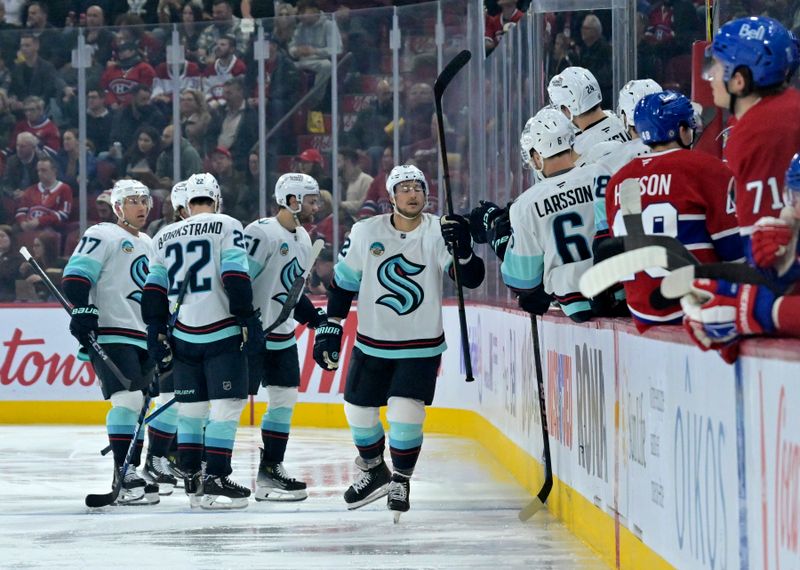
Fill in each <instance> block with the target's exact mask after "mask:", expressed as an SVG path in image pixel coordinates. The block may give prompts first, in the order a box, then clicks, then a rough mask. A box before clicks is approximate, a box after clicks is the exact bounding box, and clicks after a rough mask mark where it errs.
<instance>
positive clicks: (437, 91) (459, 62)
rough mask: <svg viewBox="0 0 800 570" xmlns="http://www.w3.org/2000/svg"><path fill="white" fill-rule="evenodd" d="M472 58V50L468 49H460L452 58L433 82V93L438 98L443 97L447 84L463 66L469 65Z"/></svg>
mask: <svg viewBox="0 0 800 570" xmlns="http://www.w3.org/2000/svg"><path fill="white" fill-rule="evenodd" d="M471 58H472V52H471V51H469V50H468V49H465V50H463V51H460V52H459V53H458V54H457V55H456V56H455V57H454V58H453V59H451V60H450V62H449V63H448V64H447V65H446V66H445V68H444V69H443V70H442V72H441V73H440V74H439V77H437V78H436V81H435V82H434V84H433V95H434V97H435V98H436V99H438V100H441V99H442V95H444V91H445V89H447V86H448V85H449V84H450V82H451V81H452V80H453V78H454V77H455V76H456V75H457V74H458V72H459V71H460V70H461V68H462V67H464V66H465V65H467V63H468V62H469V60H470V59H471Z"/></svg>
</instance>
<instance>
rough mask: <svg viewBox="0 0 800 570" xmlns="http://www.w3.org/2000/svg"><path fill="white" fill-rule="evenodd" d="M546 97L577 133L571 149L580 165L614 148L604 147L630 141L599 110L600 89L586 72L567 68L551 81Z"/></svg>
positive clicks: (612, 119) (609, 115) (609, 114)
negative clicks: (609, 143)
mask: <svg viewBox="0 0 800 570" xmlns="http://www.w3.org/2000/svg"><path fill="white" fill-rule="evenodd" d="M547 94H548V96H549V97H550V102H551V103H552V104H553V106H554V107H556V108H557V109H561V111H562V112H563V113H564V115H566V117H567V118H568V119H569V120H570V121H572V124H573V125H575V128H577V129H578V131H579V132H578V133H577V134H576V136H575V144H574V146H573V150H574V151H575V152H576V153H577V154H578V155H580V160H579V162H578V164H579V165H583V164H590V163H592V162H595V161H596V160H597V159H598V158H599V157H601V156H603V155H605V154H607V153H608V152H609V151H610V150H611V149H613V148H614V146H615V144H611V145H608V144H603V143H608V142H612V141H613V142H620V143H622V142H625V141H627V140H630V136H629V135H628V133H627V131H626V129H625V126H624V125H623V124H622V122H621V121H620V120H619V119H618V118H617V117H616V116H615V115H614V114H613V113H612V112H610V111H604V110H603V109H602V108H601V107H600V103H601V102H602V101H603V95H602V93H601V92H600V85H599V84H598V83H597V79H595V77H594V75H592V72H591V71H589V70H588V69H585V68H583V67H568V68H566V69H565V70H564V71H562V72H561V73H559V74H558V75H556V76H554V77H553V78H552V79H551V80H550V83H549V84H548V86H547Z"/></svg>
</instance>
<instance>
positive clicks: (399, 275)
mask: <svg viewBox="0 0 800 570" xmlns="http://www.w3.org/2000/svg"><path fill="white" fill-rule="evenodd" d="M423 269H425V266H424V265H419V264H417V263H412V262H411V261H409V260H407V259H406V258H405V257H403V254H401V253H399V254H397V255H393V256H392V257H390V258H389V259H387V260H386V261H384V262H383V263H381V264H380V266H379V267H378V282H379V283H380V284H381V285H383V286H384V287H385V288H387V289H388V290H389V291H391V292H392V293H391V294H390V295H383V296H382V297H380V298H379V299H378V300H377V301H376V302H377V303H378V304H379V305H383V306H385V307H389V308H390V309H392V310H393V311H394V312H395V313H397V314H398V315H407V314H409V313H411V312H413V311H415V310H416V309H417V308H418V307H419V306H420V305H421V304H422V300H423V299H424V298H425V294H424V292H423V291H422V287H420V286H419V285H417V284H416V283H415V282H414V281H412V280H411V279H409V277H413V276H414V275H419V274H420V273H422V270H423Z"/></svg>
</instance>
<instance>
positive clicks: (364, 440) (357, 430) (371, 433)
mask: <svg viewBox="0 0 800 570" xmlns="http://www.w3.org/2000/svg"><path fill="white" fill-rule="evenodd" d="M350 431H351V432H352V433H353V442H354V443H355V444H356V445H357V446H359V447H368V446H370V445H373V444H375V443H377V442H379V441H380V440H381V438H382V437H383V424H380V423H379V424H378V425H376V426H372V427H369V428H363V427H353V426H350Z"/></svg>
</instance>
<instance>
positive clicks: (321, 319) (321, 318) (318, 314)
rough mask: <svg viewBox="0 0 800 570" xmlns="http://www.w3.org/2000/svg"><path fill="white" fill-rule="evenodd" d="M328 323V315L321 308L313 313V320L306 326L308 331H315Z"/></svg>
mask: <svg viewBox="0 0 800 570" xmlns="http://www.w3.org/2000/svg"><path fill="white" fill-rule="evenodd" d="M327 322H328V315H327V313H326V312H325V309H323V308H322V307H319V308H317V310H316V311H315V312H314V318H313V319H311V320H310V321H308V323H307V324H306V326H308V328H310V329H317V328H319V327H321V326H322V325H324V324H325V323H327Z"/></svg>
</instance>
